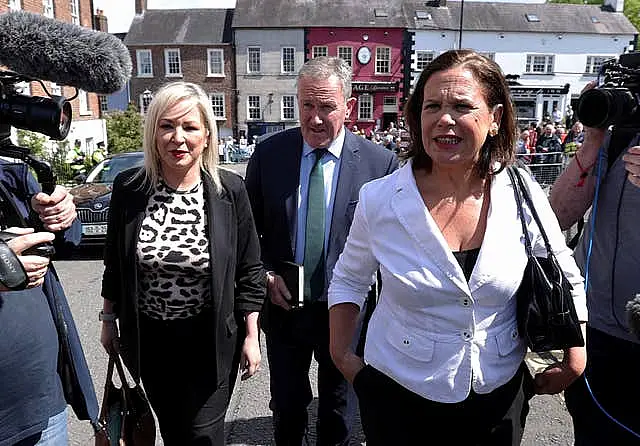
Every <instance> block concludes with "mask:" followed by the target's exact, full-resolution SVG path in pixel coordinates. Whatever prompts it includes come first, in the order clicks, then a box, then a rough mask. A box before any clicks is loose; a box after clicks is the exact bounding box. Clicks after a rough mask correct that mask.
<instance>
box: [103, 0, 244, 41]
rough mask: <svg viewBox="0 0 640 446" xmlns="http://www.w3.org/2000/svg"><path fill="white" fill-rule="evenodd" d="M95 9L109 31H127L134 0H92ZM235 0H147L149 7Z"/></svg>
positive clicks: (228, 5) (227, 5)
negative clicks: (102, 13)
mask: <svg viewBox="0 0 640 446" xmlns="http://www.w3.org/2000/svg"><path fill="white" fill-rule="evenodd" d="M93 5H94V8H95V9H102V10H103V11H104V14H105V15H106V16H107V19H109V32H110V33H123V32H127V31H129V25H131V20H132V19H133V15H134V13H135V12H134V0H94V2H93ZM235 5H236V0H147V7H148V8H149V9H176V8H233V7H234V6H235Z"/></svg>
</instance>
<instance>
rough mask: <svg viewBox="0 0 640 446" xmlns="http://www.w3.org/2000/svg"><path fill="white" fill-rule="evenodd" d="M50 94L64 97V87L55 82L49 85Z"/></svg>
mask: <svg viewBox="0 0 640 446" xmlns="http://www.w3.org/2000/svg"><path fill="white" fill-rule="evenodd" d="M49 93H51V94H52V95H55V96H62V87H61V86H60V85H58V84H56V83H55V82H51V83H50V84H49Z"/></svg>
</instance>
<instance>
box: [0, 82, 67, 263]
mask: <svg viewBox="0 0 640 446" xmlns="http://www.w3.org/2000/svg"><path fill="white" fill-rule="evenodd" d="M31 81H35V82H39V83H40V85H41V86H42V89H43V91H45V92H46V93H47V94H48V95H49V96H48V97H36V96H28V95H24V94H21V93H20V92H19V88H18V84H19V83H21V82H31ZM71 117H72V112H71V104H70V103H69V100H67V99H66V98H64V97H62V96H55V95H51V94H49V92H48V91H47V89H46V87H45V85H44V83H43V82H42V81H40V80H38V79H34V78H31V77H28V76H25V75H22V74H18V73H15V72H12V71H8V70H0V156H3V157H9V158H14V159H20V160H22V161H23V162H24V163H26V164H27V165H28V166H29V167H31V168H32V169H33V171H34V172H35V174H36V177H37V179H38V182H39V183H40V184H41V186H42V191H43V192H44V193H47V194H50V193H52V192H53V190H54V189H55V187H56V176H55V173H54V172H53V169H52V168H51V165H50V164H49V163H47V162H45V161H42V160H40V159H38V158H37V157H35V156H33V155H32V154H31V153H30V151H29V149H27V148H24V147H19V146H17V145H15V144H13V143H12V142H11V139H10V136H11V127H12V126H14V127H18V128H21V129H24V130H31V131H34V132H38V133H42V134H44V135H47V136H49V137H50V138H52V139H55V140H63V139H64V138H66V136H67V134H68V133H69V128H70V126H71ZM0 192H2V191H1V190H0ZM2 195H4V194H2V193H0V214H1V217H2V219H1V221H0V224H1V225H2V226H3V227H12V226H16V227H35V228H38V229H41V226H42V225H41V224H40V221H39V219H38V218H37V216H36V215H35V213H33V212H32V215H30V217H29V219H28V220H26V219H25V218H24V217H23V216H22V214H21V213H20V211H19V210H18V209H17V208H16V205H15V204H14V203H13V202H12V201H11V200H9V199H6V198H5V197H3V196H2ZM11 238H12V236H11V233H8V232H6V231H2V232H1V233H0V239H2V240H3V241H5V242H6V241H8V240H10V239H11ZM54 253H55V250H54V248H53V245H52V244H50V243H45V244H41V245H38V246H34V247H33V248H31V249H30V250H27V251H25V254H33V255H41V256H47V257H51V256H52V255H53V254H54Z"/></svg>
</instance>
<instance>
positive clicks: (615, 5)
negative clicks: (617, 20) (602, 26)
mask: <svg viewBox="0 0 640 446" xmlns="http://www.w3.org/2000/svg"><path fill="white" fill-rule="evenodd" d="M602 6H603V7H604V8H606V9H608V10H609V11H612V12H623V10H624V0H604V4H603V5H602Z"/></svg>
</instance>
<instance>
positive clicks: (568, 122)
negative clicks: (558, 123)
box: [564, 104, 575, 128]
mask: <svg viewBox="0 0 640 446" xmlns="http://www.w3.org/2000/svg"><path fill="white" fill-rule="evenodd" d="M574 115H575V114H574V113H573V107H571V104H567V110H566V112H565V115H564V125H565V126H566V127H567V128H571V127H573V124H574Z"/></svg>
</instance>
